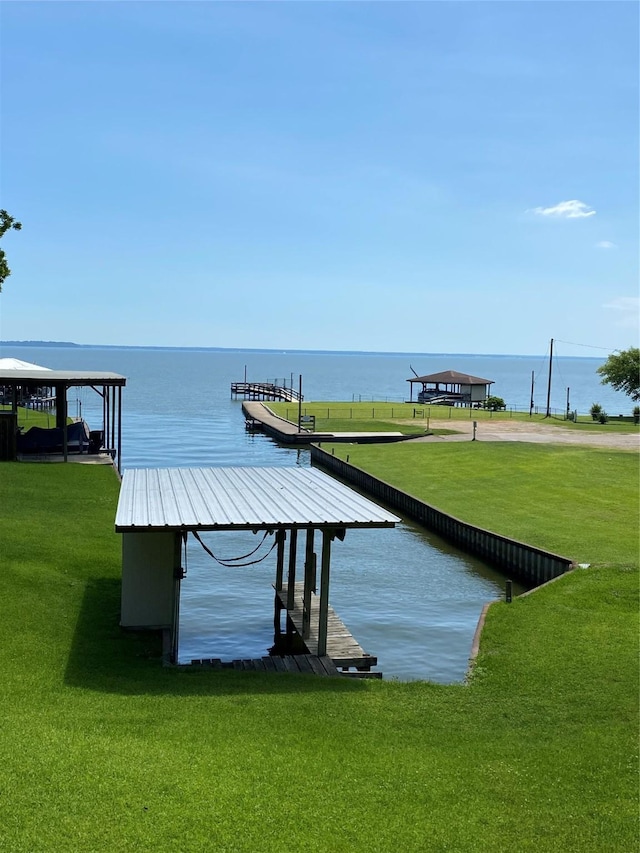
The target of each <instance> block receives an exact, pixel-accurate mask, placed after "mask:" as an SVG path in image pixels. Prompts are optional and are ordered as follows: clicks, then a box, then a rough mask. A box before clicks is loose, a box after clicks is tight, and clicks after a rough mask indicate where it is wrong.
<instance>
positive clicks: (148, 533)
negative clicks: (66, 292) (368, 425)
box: [115, 468, 400, 673]
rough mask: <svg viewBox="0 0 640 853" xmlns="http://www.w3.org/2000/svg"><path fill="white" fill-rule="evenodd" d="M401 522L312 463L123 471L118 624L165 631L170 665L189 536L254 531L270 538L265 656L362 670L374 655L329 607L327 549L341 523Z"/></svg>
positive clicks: (340, 535) (341, 531)
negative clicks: (270, 640) (270, 622)
mask: <svg viewBox="0 0 640 853" xmlns="http://www.w3.org/2000/svg"><path fill="white" fill-rule="evenodd" d="M399 521H400V519H399V518H398V517H397V516H396V515H393V514H392V513H390V512H388V511H387V510H385V509H383V508H382V507H380V506H378V505H377V504H375V503H373V502H372V501H370V500H368V499H367V498H365V497H363V496H362V495H360V494H359V493H358V492H356V491H354V490H353V489H351V488H350V487H349V486H346V485H344V484H343V483H341V482H339V481H338V480H336V479H334V478H333V477H331V476H329V475H328V474H325V473H324V472H322V471H319V470H317V469H311V468H164V469H131V470H127V471H125V473H124V477H123V481H122V487H121V491H120V499H119V502H118V509H117V513H116V520H115V529H116V531H117V532H119V533H122V534H123V537H122V602H121V605H122V606H121V623H120V624H121V625H122V626H123V627H125V628H130V629H149V630H151V629H156V630H157V629H162V630H163V631H165V632H167V634H168V636H169V639H170V642H169V654H168V657H169V661H170V662H171V663H173V664H177V663H178V642H179V636H178V635H179V612H180V582H181V580H182V578H183V577H184V572H183V562H182V556H183V548H186V543H187V538H188V536H189V534H191V535H192V536H193V537H195V538H196V539H199V538H200V537H199V534H200V533H201V532H203V531H225V530H226V531H228V530H235V531H238V530H246V531H251V532H253V533H254V534H258V533H260V532H262V533H263V536H264V538H265V539H266V540H268V539H269V537H272V543H271V547H270V548H269V550H268V551H267V553H266V554H265V558H266V557H268V555H269V554H270V553H271V552H272V551H275V566H274V568H275V578H274V583H273V587H274V590H275V599H274V631H275V636H274V648H273V650H272V654H273V655H275V656H288V655H292V654H294V655H295V654H299V655H312V656H314V657H317V658H323V657H326V656H328V657H329V658H330V659H331V660H332V661H333V663H334V664H335V666H336V667H338V668H340V669H342V670H343V671H345V672H347V671H348V670H349V669H350V668H352V667H353V668H355V670H356V672H359V673H363V672H368V671H370V669H371V667H372V666H375V665H376V664H377V658H376V657H374V656H373V655H370V654H368V653H367V652H365V651H364V650H363V649H362V648H361V647H360V646H359V644H358V643H357V641H356V640H355V639H354V638H353V637H352V636H351V634H350V633H349V631H348V629H347V628H346V626H345V625H344V624H343V623H342V622H341V621H340V619H339V618H338V617H337V615H336V614H335V613H334V612H333V610H332V608H331V607H330V605H329V580H330V573H331V568H330V564H331V546H332V543H333V541H334V540H336V539H338V540H343V539H344V537H345V535H346V532H347V530H348V529H349V528H367V527H394V526H395V524H396V523H397V522H399ZM316 534H317V538H316ZM302 537H304V541H303V542H301V541H300V540H301V539H302ZM318 540H319V541H318ZM205 550H209V549H205ZM209 553H210V554H211V556H214V555H213V554H212V552H211V551H210V550H209ZM365 559H366V555H365V554H363V560H365ZM272 560H273V558H272ZM299 564H300V565H299ZM318 570H319V571H318ZM355 594H357V590H354V595H355ZM282 614H283V615H284V616H285V627H284V630H282V629H281V618H280V617H281V615H282ZM239 630H242V626H240V628H239ZM267 668H268V667H267Z"/></svg>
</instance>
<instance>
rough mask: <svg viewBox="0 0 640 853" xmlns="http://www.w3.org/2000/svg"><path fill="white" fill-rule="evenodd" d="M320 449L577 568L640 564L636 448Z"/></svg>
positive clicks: (474, 445)
mask: <svg viewBox="0 0 640 853" xmlns="http://www.w3.org/2000/svg"><path fill="white" fill-rule="evenodd" d="M323 449H324V450H327V451H328V452H330V453H331V452H333V453H334V454H335V455H336V456H339V457H341V458H342V459H346V457H347V455H348V456H349V461H350V463H351V464H352V465H356V466H357V467H359V468H363V469H364V470H366V471H368V472H369V473H371V474H373V475H374V476H376V477H378V478H379V479H381V480H385V481H386V482H389V483H391V484H393V485H395V486H398V487H399V488H401V489H403V490H404V491H406V492H408V493H410V494H412V495H414V496H415V497H418V498H420V499H421V500H424V501H426V502H427V503H430V504H432V505H433V506H436V507H438V509H441V510H443V511H444V512H447V513H449V514H451V515H455V516H456V517H458V518H461V519H463V520H464V521H468V522H471V523H472V524H476V525H478V526H479V527H484V528H487V529H488V530H493V531H494V532H496V533H501V534H503V535H505V536H510V537H512V538H514V539H519V540H520V541H522V542H527V543H529V544H531V545H536V546H537V547H539V548H545V549H547V550H550V551H554V552H556V553H559V554H562V555H563V556H567V557H571V558H573V559H574V560H576V561H577V562H587V563H598V564H603V565H609V566H612V565H616V566H636V565H637V563H638V551H639V535H638V519H639V513H640V506H639V488H638V484H639V482H640V476H639V475H640V467H639V456H638V454H637V453H636V452H632V451H616V450H608V449H595V448H584V447H577V446H564V445H563V446H555V445H544V444H526V443H524V442H480V441H466V442H451V443H449V444H447V443H445V442H443V443H442V444H436V443H422V442H402V443H400V444H393V445H385V446H384V447H383V446H382V445H353V444H351V445H348V446H345V445H341V444H337V443H336V444H335V445H330V444H328V443H325V444H323Z"/></svg>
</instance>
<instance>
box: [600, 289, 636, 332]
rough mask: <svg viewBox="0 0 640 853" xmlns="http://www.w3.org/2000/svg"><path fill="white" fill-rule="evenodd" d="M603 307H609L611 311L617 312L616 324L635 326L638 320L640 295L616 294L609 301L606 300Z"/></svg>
mask: <svg viewBox="0 0 640 853" xmlns="http://www.w3.org/2000/svg"><path fill="white" fill-rule="evenodd" d="M603 308H609V309H611V310H612V311H617V312H618V325H619V326H625V327H627V328H629V327H633V328H635V327H637V325H638V321H639V320H640V297H638V296H618V297H617V298H616V299H612V300H611V302H606V303H605V304H604V305H603Z"/></svg>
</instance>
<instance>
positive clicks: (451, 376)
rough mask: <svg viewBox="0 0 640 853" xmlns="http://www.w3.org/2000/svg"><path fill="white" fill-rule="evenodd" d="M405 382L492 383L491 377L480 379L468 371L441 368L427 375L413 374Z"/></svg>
mask: <svg viewBox="0 0 640 853" xmlns="http://www.w3.org/2000/svg"><path fill="white" fill-rule="evenodd" d="M407 382H425V383H426V382H439V383H440V384H444V385H493V383H494V380H493V379H481V378H480V377H479V376H471V375H470V374H468V373H458V371H457V370H443V371H441V372H440V373H431V374H430V375H429V376H414V377H413V378H412V379H407Z"/></svg>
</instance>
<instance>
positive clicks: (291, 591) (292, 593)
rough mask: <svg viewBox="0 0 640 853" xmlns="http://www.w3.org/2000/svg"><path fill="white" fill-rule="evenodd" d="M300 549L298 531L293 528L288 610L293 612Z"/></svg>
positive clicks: (290, 542)
mask: <svg viewBox="0 0 640 853" xmlns="http://www.w3.org/2000/svg"><path fill="white" fill-rule="evenodd" d="M297 548H298V531H297V529H296V528H295V527H293V528H291V538H290V539H289V571H288V574H287V610H293V608H294V606H295V593H296V551H297Z"/></svg>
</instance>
